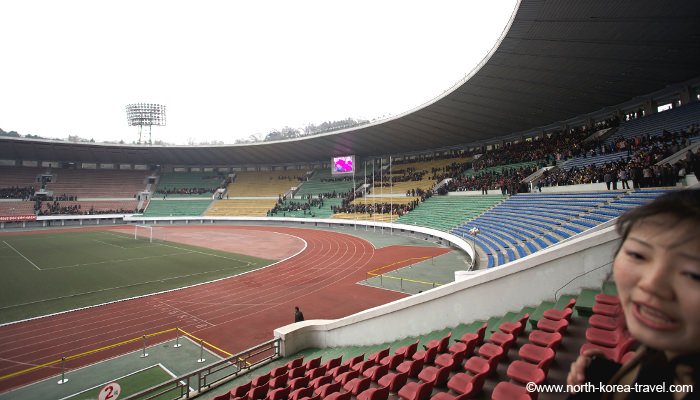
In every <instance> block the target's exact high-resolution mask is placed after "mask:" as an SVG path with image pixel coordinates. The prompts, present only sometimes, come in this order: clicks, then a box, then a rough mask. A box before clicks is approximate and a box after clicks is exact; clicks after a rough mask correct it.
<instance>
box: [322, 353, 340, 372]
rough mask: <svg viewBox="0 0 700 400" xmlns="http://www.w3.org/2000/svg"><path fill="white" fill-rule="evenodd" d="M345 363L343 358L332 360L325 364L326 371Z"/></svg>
mask: <svg viewBox="0 0 700 400" xmlns="http://www.w3.org/2000/svg"><path fill="white" fill-rule="evenodd" d="M342 362H343V356H340V357H336V358H332V359H330V360H328V361H326V362H325V363H323V365H322V366H323V367H326V370H331V369H333V368H335V367H337V366H339V365H340V364H341V363H342Z"/></svg>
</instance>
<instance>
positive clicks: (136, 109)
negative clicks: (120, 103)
mask: <svg viewBox="0 0 700 400" xmlns="http://www.w3.org/2000/svg"><path fill="white" fill-rule="evenodd" d="M126 120H127V122H128V124H129V126H138V127H139V142H138V144H141V134H142V133H143V127H144V126H147V127H148V144H153V142H152V140H151V126H153V125H156V126H165V106H164V105H162V104H153V103H134V104H127V105H126Z"/></svg>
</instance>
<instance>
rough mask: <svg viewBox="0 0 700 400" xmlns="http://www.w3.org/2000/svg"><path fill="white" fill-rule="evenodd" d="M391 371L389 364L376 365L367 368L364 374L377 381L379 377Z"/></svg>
mask: <svg viewBox="0 0 700 400" xmlns="http://www.w3.org/2000/svg"><path fill="white" fill-rule="evenodd" d="M388 373H389V366H388V365H381V364H379V365H375V366H373V367H370V368H367V369H366V370H365V371H364V372H363V373H362V375H364V376H366V377H368V378H369V379H371V380H372V382H377V381H378V380H379V378H381V377H382V376H384V375H386V374H388Z"/></svg>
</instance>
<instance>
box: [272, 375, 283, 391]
mask: <svg viewBox="0 0 700 400" xmlns="http://www.w3.org/2000/svg"><path fill="white" fill-rule="evenodd" d="M285 386H287V374H282V375H280V376H276V377H274V378H270V389H279V388H281V387H285Z"/></svg>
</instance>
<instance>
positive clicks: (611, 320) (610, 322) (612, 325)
mask: <svg viewBox="0 0 700 400" xmlns="http://www.w3.org/2000/svg"><path fill="white" fill-rule="evenodd" d="M588 325H589V326H592V327H594V328H598V329H604V330H606V331H614V330H617V329H619V328H624V327H625V326H626V322H625V316H624V315H619V316H617V317H606V316H605V315H598V314H593V315H591V316H590V318H588Z"/></svg>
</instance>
